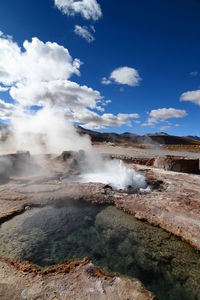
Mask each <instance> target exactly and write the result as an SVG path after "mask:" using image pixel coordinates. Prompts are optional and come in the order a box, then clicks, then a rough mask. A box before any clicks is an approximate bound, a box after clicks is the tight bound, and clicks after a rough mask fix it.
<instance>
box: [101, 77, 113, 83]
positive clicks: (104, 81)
mask: <svg viewBox="0 0 200 300" xmlns="http://www.w3.org/2000/svg"><path fill="white" fill-rule="evenodd" d="M101 83H102V84H104V85H109V84H111V83H112V81H111V80H110V79H107V78H106V77H103V78H102V79H101Z"/></svg>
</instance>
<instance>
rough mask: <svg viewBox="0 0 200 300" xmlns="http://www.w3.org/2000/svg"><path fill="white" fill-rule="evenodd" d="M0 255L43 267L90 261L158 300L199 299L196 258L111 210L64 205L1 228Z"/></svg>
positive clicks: (169, 238) (199, 274)
mask: <svg viewBox="0 0 200 300" xmlns="http://www.w3.org/2000/svg"><path fill="white" fill-rule="evenodd" d="M0 255H1V256H2V255H4V256H9V257H11V258H20V259H23V260H24V259H26V260H27V259H28V260H30V261H31V262H33V263H37V264H40V265H42V266H47V265H51V264H57V263H60V262H63V261H66V260H69V259H73V258H81V257H84V256H89V257H90V258H91V259H92V260H93V262H94V263H95V264H96V265H99V266H101V267H102V268H103V269H104V270H105V271H106V272H117V273H119V274H124V275H128V276H133V277H136V278H139V279H140V280H141V281H142V282H143V283H144V284H145V286H146V287H147V288H148V289H149V290H151V291H154V292H155V293H156V295H157V296H158V297H159V299H161V300H162V299H163V300H188V299H190V300H199V299H200V254H199V253H198V252H197V251H196V250H194V249H193V248H192V247H190V246H189V245H187V244H186V243H184V242H182V241H180V240H179V239H178V238H176V237H174V236H172V235H170V234H168V233H166V232H165V231H163V230H162V229H159V228H156V227H153V226H151V225H149V224H147V223H144V222H141V221H138V220H136V219H135V218H134V217H133V216H130V215H127V214H125V213H124V212H122V211H120V210H118V209H116V208H115V207H112V206H109V207H99V206H95V205H91V204H89V203H85V202H75V201H69V200H66V201H65V202H62V203H60V204H58V205H56V206H48V207H44V208H40V209H39V208H36V209H32V210H30V211H27V212H25V213H24V214H22V215H20V216H17V217H15V218H14V219H12V220H11V221H9V222H6V223H4V224H3V225H2V226H1V229H0Z"/></svg>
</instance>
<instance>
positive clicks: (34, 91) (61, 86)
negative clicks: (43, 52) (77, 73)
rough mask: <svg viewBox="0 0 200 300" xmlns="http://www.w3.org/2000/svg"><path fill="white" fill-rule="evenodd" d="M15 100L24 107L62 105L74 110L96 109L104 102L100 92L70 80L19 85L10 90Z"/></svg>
mask: <svg viewBox="0 0 200 300" xmlns="http://www.w3.org/2000/svg"><path fill="white" fill-rule="evenodd" d="M10 94H11V96H12V98H13V99H15V100H17V101H18V102H19V103H21V104H22V105H24V106H25V105H29V106H33V105H39V106H45V105H47V104H49V105H62V106H68V107H72V108H80V107H81V108H82V107H88V108H92V109H95V108H96V107H97V106H98V104H99V103H100V102H101V99H102V100H103V97H102V96H101V94H100V93H99V91H95V90H93V89H92V88H89V87H87V86H80V85H79V84H77V83H76V82H72V81H70V80H51V81H48V82H47V81H41V82H31V83H28V84H27V85H24V84H22V83H18V84H17V85H16V86H14V87H12V88H11V89H10Z"/></svg>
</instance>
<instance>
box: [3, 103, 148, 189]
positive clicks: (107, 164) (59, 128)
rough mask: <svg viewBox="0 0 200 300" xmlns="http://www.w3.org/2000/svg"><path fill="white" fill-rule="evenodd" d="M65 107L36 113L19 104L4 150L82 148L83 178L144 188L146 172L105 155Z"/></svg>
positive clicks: (39, 150) (80, 178) (117, 185)
mask: <svg viewBox="0 0 200 300" xmlns="http://www.w3.org/2000/svg"><path fill="white" fill-rule="evenodd" d="M62 108H63V107H59V106H50V105H47V106H45V107H43V108H41V109H39V110H38V111H36V112H35V113H34V114H33V113H27V111H24V110H23V109H22V108H17V109H16V111H15V113H13V118H12V122H11V126H10V132H11V133H10V136H9V137H8V139H7V140H6V141H5V142H4V144H3V145H2V150H3V151H4V152H11V151H12V152H13V151H19V150H22V151H26V150H29V151H31V153H33V154H44V153H53V154H58V153H60V152H62V151H63V150H70V151H80V150H83V151H84V157H83V158H81V159H80V162H79V163H80V164H79V165H80V176H79V180H80V181H81V182H100V183H104V184H109V185H111V186H112V187H113V188H114V189H117V190H120V189H122V190H126V189H128V187H131V188H133V189H135V190H141V191H143V190H144V189H146V188H147V185H146V181H145V177H144V176H143V175H140V174H138V173H136V172H135V171H134V170H133V169H129V168H127V167H126V166H125V164H124V163H123V162H122V161H118V160H111V159H104V158H103V157H102V156H101V155H100V154H99V153H98V152H96V151H95V150H94V148H93V147H92V144H91V141H90V138H89V136H80V135H79V133H77V131H76V129H75V127H74V126H73V125H72V124H71V123H70V122H68V121H67V119H66V115H65V111H63V109H62ZM24 124H26V126H24ZM147 191H148V190H147Z"/></svg>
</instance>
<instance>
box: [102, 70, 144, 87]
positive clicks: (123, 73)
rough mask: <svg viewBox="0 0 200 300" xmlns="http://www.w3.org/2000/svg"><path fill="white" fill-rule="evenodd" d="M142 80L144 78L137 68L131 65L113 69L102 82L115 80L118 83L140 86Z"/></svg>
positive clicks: (106, 82)
mask: <svg viewBox="0 0 200 300" xmlns="http://www.w3.org/2000/svg"><path fill="white" fill-rule="evenodd" d="M141 80H142V79H141V77H140V75H139V73H138V71H137V70H136V69H134V68H130V67H121V68H118V69H115V70H114V71H112V73H111V74H110V76H109V78H108V79H107V78H106V77H103V78H102V81H101V82H102V84H110V83H113V82H114V83H117V84H126V85H129V86H138V85H139V84H140V81H141Z"/></svg>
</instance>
